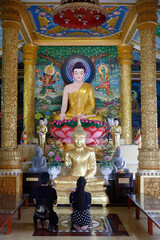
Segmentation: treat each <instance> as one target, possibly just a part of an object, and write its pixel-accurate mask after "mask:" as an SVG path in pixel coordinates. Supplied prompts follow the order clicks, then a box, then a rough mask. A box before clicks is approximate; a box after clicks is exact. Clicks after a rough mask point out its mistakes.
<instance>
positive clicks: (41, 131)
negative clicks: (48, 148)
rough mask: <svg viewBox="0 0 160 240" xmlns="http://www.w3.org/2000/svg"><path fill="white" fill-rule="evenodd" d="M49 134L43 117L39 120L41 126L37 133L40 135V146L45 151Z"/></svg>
mask: <svg viewBox="0 0 160 240" xmlns="http://www.w3.org/2000/svg"><path fill="white" fill-rule="evenodd" d="M47 132H48V128H47V126H46V125H45V120H44V118H43V117H41V118H40V119H39V126H37V133H38V144H39V146H40V147H41V148H42V150H43V151H44V150H45V144H46V134H47Z"/></svg>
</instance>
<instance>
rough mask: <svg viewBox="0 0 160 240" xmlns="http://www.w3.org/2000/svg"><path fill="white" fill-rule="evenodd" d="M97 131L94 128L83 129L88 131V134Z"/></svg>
mask: <svg viewBox="0 0 160 240" xmlns="http://www.w3.org/2000/svg"><path fill="white" fill-rule="evenodd" d="M96 130H97V128H96V127H95V126H90V127H88V128H86V129H85V131H86V132H87V131H89V132H95V131H96Z"/></svg>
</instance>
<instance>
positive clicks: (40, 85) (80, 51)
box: [35, 46, 120, 122]
mask: <svg viewBox="0 0 160 240" xmlns="http://www.w3.org/2000/svg"><path fill="white" fill-rule="evenodd" d="M74 55H80V56H84V57H87V58H89V59H90V61H91V62H92V63H93V65H94V68H95V75H94V78H93V80H92V82H91V83H90V84H92V86H93V87H94V92H95V99H96V106H95V113H96V114H98V115H105V116H106V117H114V116H117V115H118V113H119V107H120V67H119V65H118V62H117V48H116V47H108V46H95V47H94V46H93V47H90V46H86V47H85V46H79V47H40V48H39V50H38V59H37V64H36V77H35V120H36V122H37V121H38V119H39V118H40V117H41V116H42V115H43V116H44V117H46V118H47V119H48V120H50V119H52V117H53V115H54V114H55V113H56V112H57V111H59V112H60V109H61V104H62V94H63V88H64V81H63V79H62V75H63V74H62V72H61V71H62V70H63V64H64V62H65V61H66V60H67V59H68V58H70V57H71V56H74Z"/></svg>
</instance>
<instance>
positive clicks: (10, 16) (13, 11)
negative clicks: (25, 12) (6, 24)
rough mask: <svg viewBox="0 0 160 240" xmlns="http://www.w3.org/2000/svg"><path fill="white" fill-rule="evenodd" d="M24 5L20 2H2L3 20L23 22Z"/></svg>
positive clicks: (9, 0)
mask: <svg viewBox="0 0 160 240" xmlns="http://www.w3.org/2000/svg"><path fill="white" fill-rule="evenodd" d="M21 11H22V3H21V1H20V0H1V20H2V21H5V20H7V21H8V20H11V21H16V22H20V21H21V14H20V13H21Z"/></svg>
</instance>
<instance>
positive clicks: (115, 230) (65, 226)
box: [33, 214, 129, 236]
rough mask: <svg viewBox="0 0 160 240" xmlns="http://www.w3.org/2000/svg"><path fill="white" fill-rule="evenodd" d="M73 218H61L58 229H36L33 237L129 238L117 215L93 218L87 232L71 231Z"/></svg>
mask: <svg viewBox="0 0 160 240" xmlns="http://www.w3.org/2000/svg"><path fill="white" fill-rule="evenodd" d="M70 226H71V216H70V215H63V216H62V215H61V216H59V223H58V226H57V229H52V228H49V230H43V229H42V230H38V229H35V231H34V233H33V236H129V234H128V232H127V231H126V229H125V227H124V225H123V224H122V222H121V220H120V219H119V217H118V215H117V214H108V215H107V217H101V216H92V221H91V224H90V226H89V228H88V229H87V230H85V231H76V230H72V229H71V227H70Z"/></svg>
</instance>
